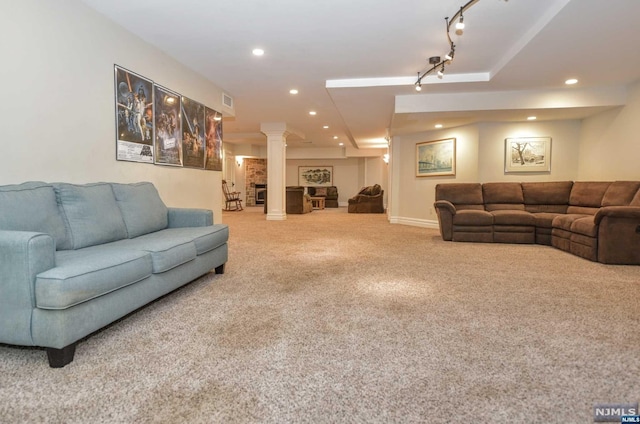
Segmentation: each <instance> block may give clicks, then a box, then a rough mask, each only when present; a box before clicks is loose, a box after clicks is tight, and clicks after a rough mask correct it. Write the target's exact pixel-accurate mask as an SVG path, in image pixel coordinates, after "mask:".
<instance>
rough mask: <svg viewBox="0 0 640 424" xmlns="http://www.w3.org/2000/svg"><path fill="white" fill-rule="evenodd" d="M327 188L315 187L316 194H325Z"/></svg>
mask: <svg viewBox="0 0 640 424" xmlns="http://www.w3.org/2000/svg"><path fill="white" fill-rule="evenodd" d="M326 195H327V188H326V187H317V188H316V196H326Z"/></svg>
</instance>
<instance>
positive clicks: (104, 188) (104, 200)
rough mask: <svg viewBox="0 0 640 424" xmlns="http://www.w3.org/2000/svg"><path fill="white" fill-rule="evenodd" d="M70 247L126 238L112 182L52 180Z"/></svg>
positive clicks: (78, 247)
mask: <svg viewBox="0 0 640 424" xmlns="http://www.w3.org/2000/svg"><path fill="white" fill-rule="evenodd" d="M53 187H54V188H55V190H56V193H57V196H58V203H59V206H60V210H61V211H62V216H63V219H64V221H65V225H66V227H67V234H68V235H69V238H70V241H71V246H70V248H71V249H81V248H83V247H88V246H94V245H97V244H103V243H108V242H110V241H115V240H120V239H123V238H126V237H127V229H126V227H125V225H124V221H123V220H122V214H121V213H120V209H119V208H118V205H117V203H116V198H115V196H114V195H113V190H112V189H111V185H110V184H107V183H95V184H86V185H75V184H68V183H54V184H53Z"/></svg>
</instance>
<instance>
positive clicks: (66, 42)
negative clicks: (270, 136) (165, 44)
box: [0, 0, 233, 222]
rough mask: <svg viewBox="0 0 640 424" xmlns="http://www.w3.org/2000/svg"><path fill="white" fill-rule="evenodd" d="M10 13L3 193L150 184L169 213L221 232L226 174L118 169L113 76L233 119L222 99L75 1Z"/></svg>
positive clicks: (41, 2) (7, 9) (2, 117)
mask: <svg viewBox="0 0 640 424" xmlns="http://www.w3.org/2000/svg"><path fill="white" fill-rule="evenodd" d="M5 3H6V4H5V5H3V12H2V14H0V38H1V39H2V40H3V42H2V43H1V46H2V47H0V48H1V49H2V51H1V53H2V57H3V61H2V62H3V63H2V66H0V80H2V81H3V97H4V101H3V102H0V108H1V109H0V123H1V124H2V142H1V143H2V157H3V164H2V166H1V167H0V184H10V183H20V182H24V181H29V180H42V181H66V182H76V183H84V182H93V181H116V182H133V181H142V180H144V181H151V182H153V183H154V184H155V185H156V187H157V188H158V190H159V191H160V195H161V196H162V198H163V200H164V202H165V203H166V204H167V205H169V206H181V207H202V208H207V209H213V210H214V215H215V219H216V222H219V221H220V218H221V213H220V210H221V208H222V197H221V173H220V172H214V171H204V170H194V169H187V168H174V167H166V166H157V165H150V164H142V163H133V162H122V161H116V159H115V157H116V142H115V122H114V87H113V85H114V84H113V80H114V70H113V66H114V64H118V65H120V66H123V67H125V68H127V69H129V70H131V71H134V72H136V73H138V74H141V75H143V76H145V77H147V78H149V79H152V80H154V81H155V82H156V83H158V84H161V85H164V86H166V87H168V88H170V89H172V90H175V91H177V92H179V93H181V94H183V95H185V96H187V97H190V98H192V99H193V100H196V101H199V102H201V103H204V104H206V105H207V106H209V107H211V108H214V109H217V110H222V111H223V112H226V113H227V114H229V113H233V111H229V110H226V109H223V108H222V104H221V96H222V90H221V89H220V88H218V87H216V86H215V85H213V84H211V83H210V82H208V81H207V80H205V79H204V78H203V77H202V76H200V75H199V74H197V73H195V72H193V71H191V70H189V69H187V68H186V67H184V66H183V65H181V64H180V63H178V62H177V61H175V60H173V59H171V58H170V57H168V56H167V55H165V54H164V53H162V52H161V51H159V50H157V49H155V48H153V47H151V46H150V45H149V44H146V43H145V42H143V41H142V40H140V39H139V38H137V37H135V36H133V35H132V34H130V33H129V32H127V31H125V30H123V29H122V28H121V27H119V26H117V25H115V24H113V23H111V22H110V21H108V20H107V19H105V18H103V17H102V16H101V15H99V14H98V13H96V12H94V11H93V10H91V9H89V8H88V7H86V6H85V5H84V4H83V3H81V2H79V1H77V0H56V1H55V2H54V1H49V0H21V1H15V2H5ZM9 158H10V159H9Z"/></svg>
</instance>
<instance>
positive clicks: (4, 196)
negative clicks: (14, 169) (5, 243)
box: [0, 182, 70, 249]
mask: <svg viewBox="0 0 640 424" xmlns="http://www.w3.org/2000/svg"><path fill="white" fill-rule="evenodd" d="M0 230H15V231H32V232H36V233H47V234H49V235H50V236H51V237H53V239H54V240H55V243H56V248H57V249H68V248H69V247H70V243H69V240H68V238H67V231H66V228H65V225H64V221H63V220H62V217H61V216H60V213H59V211H58V203H57V201H56V194H55V192H54V190H53V186H52V185H50V184H46V183H41V182H28V183H23V184H16V185H8V186H3V187H0Z"/></svg>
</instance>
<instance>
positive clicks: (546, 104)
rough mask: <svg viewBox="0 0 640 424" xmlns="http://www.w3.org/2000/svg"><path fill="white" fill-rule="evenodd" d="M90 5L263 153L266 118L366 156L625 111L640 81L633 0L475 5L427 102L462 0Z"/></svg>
mask: <svg viewBox="0 0 640 424" xmlns="http://www.w3.org/2000/svg"><path fill="white" fill-rule="evenodd" d="M82 1H83V2H84V3H86V4H87V5H89V6H90V7H92V8H94V9H96V10H98V11H99V12H101V13H103V14H105V15H106V16H107V17H109V18H110V19H112V20H113V21H115V22H117V23H118V24H120V25H122V26H123V27H125V28H127V29H128V30H130V31H131V32H133V33H135V34H137V35H138V36H140V37H141V38H142V39H144V40H146V41H147V42H149V43H151V44H153V45H155V46H157V47H158V48H160V49H161V50H163V51H165V52H166V53H168V54H169V55H171V56H172V57H174V58H176V59H177V60H178V61H180V62H182V63H184V64H185V65H186V66H188V67H190V68H192V69H193V70H195V71H197V72H199V73H200V74H202V75H204V76H205V77H206V78H208V79H209V80H211V81H212V82H213V83H214V84H216V85H218V86H219V87H221V88H222V89H223V90H224V91H225V92H226V93H228V94H229V95H231V96H232V97H233V98H234V106H235V112H236V114H235V117H231V118H226V119H225V122H224V140H225V142H230V143H248V144H258V145H259V144H264V143H265V140H266V138H265V136H263V135H262V134H261V133H260V124H261V123H263V122H285V123H287V124H288V125H289V126H290V127H293V128H295V129H296V130H298V132H300V133H302V134H304V142H305V144H304V145H305V146H309V145H312V146H320V147H327V146H337V144H338V143H339V142H343V143H345V144H347V145H349V144H351V145H353V146H355V147H358V148H369V147H381V146H384V145H385V142H384V137H385V136H387V135H391V136H393V135H396V134H406V133H410V132H420V131H425V130H431V129H433V127H434V125H435V124H436V123H442V124H443V125H444V126H445V128H446V127H452V126H459V125H465V124H468V123H472V122H479V121H524V120H526V117H527V116H530V115H536V116H538V120H552V119H582V118H584V117H586V116H590V115H592V114H594V113H597V112H599V111H602V110H605V109H607V108H611V107H616V106H619V105H621V104H624V96H621V95H617V96H612V95H610V93H611V92H615V93H620V92H621V90H620V87H622V86H624V85H627V84H630V83H633V82H635V81H637V80H639V79H640V49H638V47H637V45H636V43H637V42H639V41H640V25H637V24H636V20H637V18H638V16H640V1H638V0H479V1H477V3H475V4H474V5H473V6H472V7H470V8H469V9H468V10H467V12H466V13H465V15H464V17H465V24H466V28H465V31H464V34H463V35H461V36H458V35H455V34H453V32H452V38H453V40H454V42H455V43H456V46H457V48H456V57H455V60H454V61H453V62H452V63H451V64H450V65H449V66H448V67H447V69H446V73H445V76H444V78H442V79H441V80H439V79H437V78H435V77H431V76H429V77H427V78H425V80H424V81H423V83H424V85H423V90H422V92H420V93H418V92H416V91H415V90H414V86H413V83H414V82H415V80H416V76H417V73H418V72H421V71H424V70H425V69H427V68H428V63H427V58H428V57H430V56H444V54H445V53H447V52H448V51H449V46H448V43H447V38H446V25H445V19H444V18H445V17H451V16H453V15H454V14H455V13H456V12H457V11H458V10H459V8H460V7H461V6H463V5H464V4H465V3H466V0H456V1H453V0H437V1H435V0H349V1H344V0H324V1H321V2H312V1H309V0H278V1H267V0H218V1H215V2H212V1H208V0H181V1H179V2H177V1H175V0H110V1H104V0H82ZM256 47H260V48H263V49H264V50H265V52H266V53H265V55H264V56H262V57H256V56H253V55H252V54H251V51H252V49H254V48H256ZM392 77H395V78H396V80H393V81H392V82H393V83H394V84H400V85H388V84H389V83H390V81H391V80H390V78H392ZM472 77H475V78H472ZM477 77H480V78H479V79H481V80H482V79H484V81H479V82H464V81H466V80H471V79H478V78H477ZM569 77H575V78H578V79H579V80H580V82H579V83H578V84H576V85H575V86H571V87H567V86H565V85H564V81H565V80H566V79H567V78H569ZM291 88H297V89H298V90H299V94H298V95H296V96H293V95H291V94H289V89H291ZM513 92H516V93H517V94H516V95H513ZM450 93H456V94H460V95H459V96H458V97H455V99H456V101H455V102H453V101H447V97H446V95H447V94H450ZM464 93H466V94H464ZM480 93H484V94H483V97H482V99H483V100H482V105H483V106H482V107H478V105H477V103H478V102H477V95H478V94H480ZM510 93H511V94H510ZM558 98H562V99H563V100H562V101H559V100H557V99H558ZM509 102H511V103H509ZM401 104H402V105H404V106H403V107H402V108H401V110H400V109H399V106H400V105H401ZM310 110H315V111H317V115H316V116H310V115H309V114H308V112H309V111H310ZM323 125H328V126H329V129H323V128H322V127H323ZM334 136H338V139H337V140H335V139H334V138H333V137H334ZM287 141H288V144H289V145H293V146H295V145H296V143H302V142H303V140H302V139H301V138H300V137H294V136H292V137H290V139H288V140H287ZM309 143H310V144H309Z"/></svg>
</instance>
